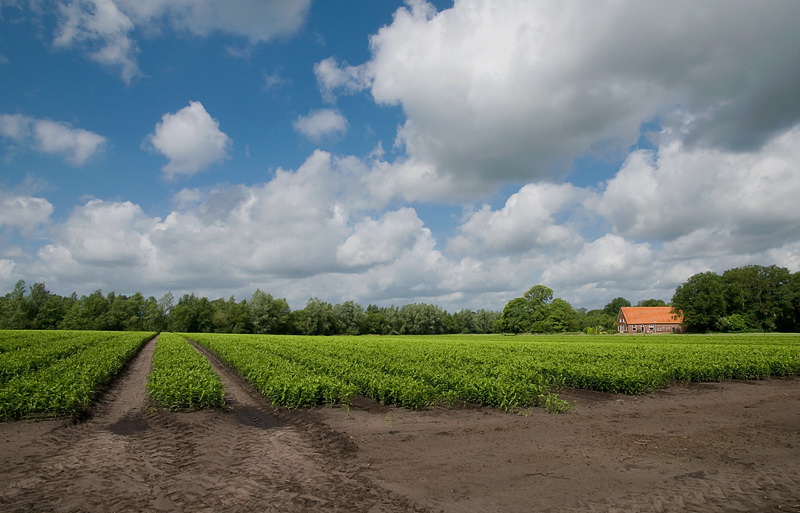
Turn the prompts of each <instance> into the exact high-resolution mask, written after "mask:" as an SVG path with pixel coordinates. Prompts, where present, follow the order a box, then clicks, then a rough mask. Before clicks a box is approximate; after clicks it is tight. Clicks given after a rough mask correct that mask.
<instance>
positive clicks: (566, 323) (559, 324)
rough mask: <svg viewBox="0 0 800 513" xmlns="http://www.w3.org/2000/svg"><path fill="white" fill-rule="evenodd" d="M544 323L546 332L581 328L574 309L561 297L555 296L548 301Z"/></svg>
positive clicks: (570, 330) (566, 331)
mask: <svg viewBox="0 0 800 513" xmlns="http://www.w3.org/2000/svg"><path fill="white" fill-rule="evenodd" d="M545 323H546V325H547V328H548V329H547V331H548V332H555V333H568V332H575V331H579V330H580V329H581V327H580V323H579V322H578V314H577V313H576V312H575V309H574V308H572V305H570V304H569V303H568V302H566V301H565V300H563V299H561V298H555V299H554V300H553V301H552V302H551V303H550V305H549V307H548V309H547V318H546V319H545Z"/></svg>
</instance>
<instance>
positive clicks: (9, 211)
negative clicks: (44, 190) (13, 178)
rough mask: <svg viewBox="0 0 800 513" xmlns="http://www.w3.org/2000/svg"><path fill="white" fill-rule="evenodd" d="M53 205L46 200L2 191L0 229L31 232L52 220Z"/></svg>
mask: <svg viewBox="0 0 800 513" xmlns="http://www.w3.org/2000/svg"><path fill="white" fill-rule="evenodd" d="M52 213H53V205H52V204H51V203H50V202H49V201H47V200H46V199H44V198H37V197H34V196H23V195H17V194H12V193H8V192H4V191H0V227H3V226H7V227H12V228H17V229H19V230H21V231H29V230H32V229H33V228H35V227H36V226H39V225H41V224H43V223H45V222H47V221H48V220H49V219H50V215H51V214H52Z"/></svg>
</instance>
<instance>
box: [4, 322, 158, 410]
mask: <svg viewBox="0 0 800 513" xmlns="http://www.w3.org/2000/svg"><path fill="white" fill-rule="evenodd" d="M4 335H6V336H7V335H8V334H7V333H6V334H4ZM153 335H154V334H153V333H142V332H92V331H80V332H70V331H61V332H47V331H35V332H24V331H20V332H14V333H12V334H11V336H12V337H13V336H18V337H20V340H18V341H17V342H18V343H17V344H7V343H6V342H4V341H2V339H0V342H2V343H3V344H4V347H6V348H7V350H6V351H4V352H3V353H2V356H3V359H2V361H0V376H3V377H4V378H5V379H4V381H2V382H0V419H2V420H13V419H19V418H26V417H37V418H39V417H61V416H80V415H82V414H84V413H86V412H87V411H88V410H89V408H90V407H91V404H92V402H93V401H94V400H95V399H96V397H97V395H98V393H99V391H100V389H101V388H102V387H103V386H104V385H106V384H107V383H108V382H109V381H110V380H111V379H112V378H113V377H114V376H115V375H116V374H117V373H119V371H120V370H121V369H122V367H123V365H124V364H125V363H126V362H127V361H128V360H129V359H130V358H131V357H132V356H133V355H134V354H136V352H137V351H138V350H139V348H140V347H141V346H142V345H143V344H144V342H146V341H147V340H149V339H150V338H152V337H153ZM21 340H24V342H21Z"/></svg>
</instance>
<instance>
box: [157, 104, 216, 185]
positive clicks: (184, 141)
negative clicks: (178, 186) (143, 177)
mask: <svg viewBox="0 0 800 513" xmlns="http://www.w3.org/2000/svg"><path fill="white" fill-rule="evenodd" d="M147 143H148V144H149V145H150V146H151V147H152V148H153V149H155V150H156V151H158V152H159V153H161V154H162V155H164V156H165V157H167V158H168V159H169V163H168V164H167V165H166V166H164V167H163V168H162V169H163V171H164V174H165V176H166V177H167V178H168V179H170V180H171V179H174V178H175V177H176V176H177V175H188V176H191V175H194V174H196V173H198V172H200V171H203V170H204V169H206V168H208V167H209V166H210V165H212V164H214V163H216V162H220V161H222V160H225V158H226V157H227V155H228V151H229V149H230V146H231V139H230V138H229V137H228V136H227V135H226V134H225V133H223V132H222V131H221V130H220V129H219V122H218V121H217V120H216V119H214V118H212V117H211V115H210V114H209V113H208V112H206V109H205V107H203V104H202V103H200V102H198V101H193V102H190V103H189V105H188V106H187V107H184V108H183V109H181V110H179V111H178V112H176V113H174V114H169V113H167V114H164V115H163V116H162V117H161V122H159V123H158V124H157V125H156V128H155V132H154V133H153V134H151V135H150V136H148V138H147Z"/></svg>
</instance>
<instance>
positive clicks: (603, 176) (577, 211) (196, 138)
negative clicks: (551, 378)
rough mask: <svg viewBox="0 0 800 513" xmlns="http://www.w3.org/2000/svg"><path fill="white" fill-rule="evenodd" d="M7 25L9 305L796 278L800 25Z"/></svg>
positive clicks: (395, 7) (160, 15)
mask: <svg viewBox="0 0 800 513" xmlns="http://www.w3.org/2000/svg"><path fill="white" fill-rule="evenodd" d="M766 6H767V7H768V8H765V5H764V4H762V3H756V2H741V3H733V4H732V3H730V2H728V1H722V0H709V1H707V2H703V4H701V5H699V6H698V5H697V4H696V2H689V1H675V2H661V1H658V2H656V1H621V2H615V3H613V4H605V3H598V2H590V1H577V0H576V1H545V0H541V1H530V0H497V1H492V2H485V1H478V0H461V1H457V2H455V3H454V2H448V1H437V2H433V3H430V2H425V1H423V0H409V1H407V2H399V1H398V2H389V1H385V2H374V1H367V0H348V1H347V2H320V1H312V0H297V1H292V0H283V1H257V0H229V1H227V2H217V1H213V0H193V1H189V0H175V1H166V0H148V1H140V0H0V91H2V92H1V93H0V287H2V290H6V291H9V290H11V288H12V287H13V285H14V283H15V282H16V281H17V280H19V279H24V280H25V281H26V282H27V283H28V284H33V283H34V282H37V281H44V282H45V283H46V284H47V286H48V288H49V289H50V290H52V291H54V292H58V293H61V294H69V293H71V292H72V291H75V292H77V293H78V294H79V295H80V294H88V293H90V292H92V291H94V290H96V289H102V290H103V291H105V292H109V291H112V290H113V291H116V292H117V293H122V294H129V293H132V292H135V291H141V292H143V293H145V294H146V295H155V296H157V297H158V296H160V295H162V294H163V293H165V292H166V291H172V292H173V293H175V294H176V295H180V294H182V293H185V292H194V293H197V294H201V295H206V296H209V297H212V298H216V297H229V296H231V295H234V296H235V297H236V298H237V299H246V298H248V297H249V296H250V294H252V292H253V291H254V290H255V289H256V288H260V289H261V290H264V291H266V292H269V293H271V294H273V295H274V296H276V297H285V298H287V299H288V300H289V302H290V304H291V306H292V307H293V308H302V307H303V305H304V304H305V302H306V300H307V299H308V298H310V297H319V298H321V299H324V300H327V301H331V302H341V301H345V300H351V299H352V300H355V301H357V302H359V303H361V304H363V305H367V304H369V303H377V304H386V305H388V304H397V305H400V304H406V303H411V302H428V303H435V304H438V305H440V306H442V307H444V308H447V309H449V310H457V309H460V308H471V309H478V308H491V309H498V310H499V309H501V308H502V307H503V305H504V304H505V303H506V302H507V301H508V300H509V299H511V298H513V297H517V296H519V295H521V294H522V293H523V292H524V291H525V290H527V289H528V288H529V287H531V286H532V285H536V284H539V283H542V284H546V285H548V286H550V287H551V288H552V289H553V290H554V292H555V295H556V296H558V297H562V298H564V299H566V300H568V301H570V302H571V303H572V304H573V305H574V306H583V307H587V308H594V307H602V306H603V305H604V304H605V303H607V302H608V301H610V300H611V299H613V298H614V297H617V296H623V297H626V298H627V299H629V300H631V301H633V302H635V301H638V300H640V299H647V298H659V299H665V300H669V299H670V298H671V296H672V293H673V292H674V289H675V287H676V286H677V285H679V284H680V283H682V282H683V281H685V280H686V278H688V277H689V276H691V275H692V274H695V273H697V272H703V271H707V270H712V271H717V272H721V271H723V270H725V269H728V268H731V267H736V266H741V265H748V264H760V265H772V264H775V265H780V266H784V267H787V268H789V269H790V270H792V271H798V270H800V206H798V205H800V201H798V200H797V198H798V197H800V168H799V167H798V166H800V164H798V162H800V158H798V157H800V144H799V143H800V95H798V93H797V91H800V36H798V35H797V34H796V32H797V31H796V29H795V27H794V26H793V25H794V23H793V22H794V20H796V19H800V3H797V2H796V1H792V0H786V1H779V0H769V1H768V2H767V3H766Z"/></svg>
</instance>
